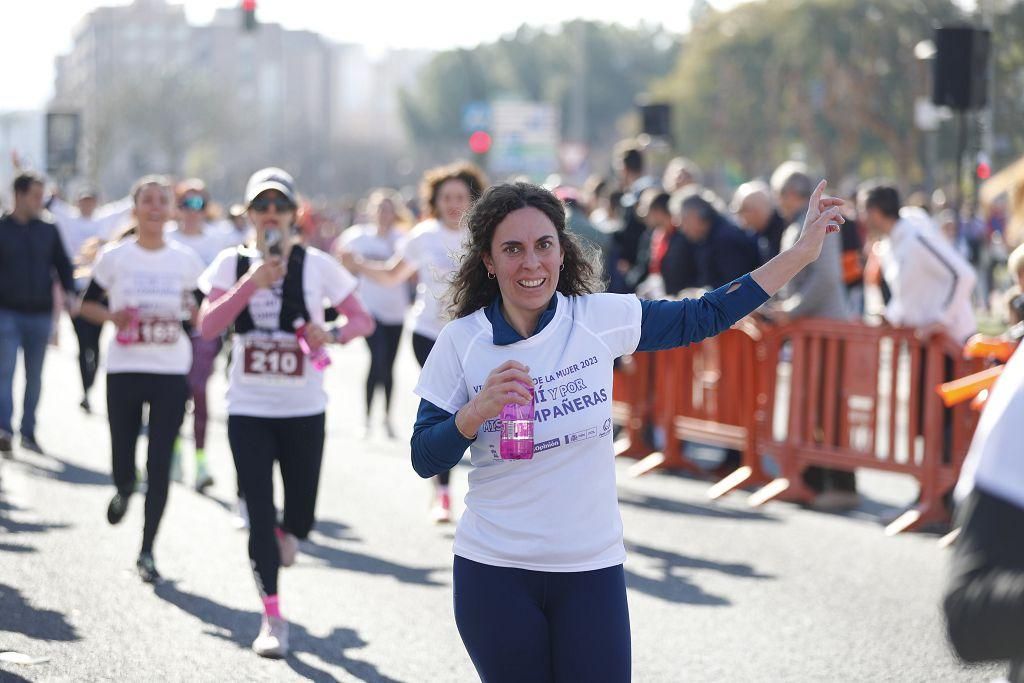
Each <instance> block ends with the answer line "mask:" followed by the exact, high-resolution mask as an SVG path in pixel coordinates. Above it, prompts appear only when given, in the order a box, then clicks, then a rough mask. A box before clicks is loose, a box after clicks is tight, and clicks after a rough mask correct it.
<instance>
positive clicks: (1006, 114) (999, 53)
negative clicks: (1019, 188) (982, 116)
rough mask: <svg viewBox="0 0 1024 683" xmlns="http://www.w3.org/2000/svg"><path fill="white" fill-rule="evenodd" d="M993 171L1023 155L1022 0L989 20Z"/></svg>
mask: <svg viewBox="0 0 1024 683" xmlns="http://www.w3.org/2000/svg"><path fill="white" fill-rule="evenodd" d="M992 59H993V78H994V80H995V82H994V83H993V86H992V106H993V114H994V118H995V121H994V133H995V150H994V152H995V155H994V161H995V164H996V168H999V167H1001V166H1005V165H1006V164H1008V163H1010V162H1012V161H1014V160H1015V159H1017V158H1018V157H1019V156H1020V155H1021V154H1024V1H1021V0H1016V2H1012V3H1009V4H1007V5H1006V6H1005V7H1004V8H1003V9H1002V11H999V12H997V13H996V14H995V15H994V16H993V21H992Z"/></svg>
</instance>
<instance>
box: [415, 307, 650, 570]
mask: <svg viewBox="0 0 1024 683" xmlns="http://www.w3.org/2000/svg"><path fill="white" fill-rule="evenodd" d="M640 319H641V308H640V300H639V299H637V298H636V296H634V295H631V294H590V295H586V296H578V297H568V298H567V297H564V296H562V295H561V294H559V295H558V304H557V309H556V311H555V315H554V318H552V320H551V322H549V323H548V324H547V326H545V327H544V329H542V330H541V331H540V332H538V333H537V334H535V335H533V336H532V337H530V338H528V339H524V340H522V341H518V342H516V343H514V344H509V345H507V346H495V345H494V343H493V332H492V328H491V323H490V321H489V320H488V319H487V316H486V315H485V314H484V311H483V310H479V311H477V312H476V313H474V314H472V315H470V316H467V317H465V318H460V319H458V320H455V321H453V322H451V323H449V324H448V325H447V326H446V327H445V328H444V330H443V331H442V332H441V335H440V337H439V338H438V340H437V343H436V344H435V346H434V350H433V351H432V352H431V354H430V357H429V358H428V359H427V363H426V365H424V366H423V371H422V373H421V374H420V379H419V383H418V384H417V385H416V389H415V392H416V394H417V395H418V396H420V397H421V398H424V399H426V400H427V401H430V402H431V403H433V404H434V405H436V406H438V407H439V408H442V409H444V410H447V411H448V412H451V413H455V412H456V411H457V410H458V409H459V408H461V407H462V406H464V405H465V404H466V403H468V402H469V400H470V399H471V398H472V397H473V396H475V395H476V394H477V393H478V392H479V390H480V387H481V386H482V385H483V383H484V381H485V379H486V378H487V375H488V374H489V373H490V372H491V370H493V369H494V368H496V367H497V366H498V365H500V364H502V363H504V362H505V361H508V360H515V361H518V362H520V363H523V364H525V365H527V366H529V368H530V374H531V376H532V377H533V381H534V391H535V395H536V404H535V406H536V417H535V423H534V456H533V459H532V460H519V461H504V460H501V459H500V456H499V435H500V429H501V428H500V421H499V420H498V419H494V420H489V421H487V422H486V423H484V425H483V427H481V429H480V432H479V433H478V435H477V439H476V441H474V442H473V444H472V446H471V447H470V457H471V462H472V465H473V469H472V471H471V472H470V473H469V493H468V494H467V495H466V511H465V514H463V516H462V519H460V520H459V526H458V530H457V531H456V534H455V554H456V555H459V556H460V557H464V558H466V559H469V560H473V561H475V562H481V563H484V564H489V565H494V566H498V567H518V568H521V569H530V570H536V571H553V572H579V571H590V570H593V569H603V568H605V567H611V566H614V565H617V564H621V563H622V562H624V561H625V558H626V551H625V547H624V546H623V542H622V520H621V518H620V516H619V507H618V498H617V495H616V490H615V454H614V450H613V446H612V404H611V400H612V361H613V360H614V359H615V358H617V357H619V356H622V355H624V354H628V353H632V352H633V351H635V350H636V347H637V344H639V342H640Z"/></svg>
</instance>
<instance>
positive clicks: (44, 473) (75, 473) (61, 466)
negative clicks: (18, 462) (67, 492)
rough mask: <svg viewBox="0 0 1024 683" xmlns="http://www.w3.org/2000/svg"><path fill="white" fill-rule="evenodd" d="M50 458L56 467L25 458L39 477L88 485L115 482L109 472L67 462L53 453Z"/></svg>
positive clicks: (106, 484)
mask: <svg viewBox="0 0 1024 683" xmlns="http://www.w3.org/2000/svg"><path fill="white" fill-rule="evenodd" d="M47 456H48V459H49V460H51V461H52V462H53V463H54V467H52V468H51V467H44V466H42V465H39V464H38V463H36V462H35V461H33V460H23V461H22V463H23V464H24V465H26V466H27V467H28V468H29V470H30V473H31V474H33V475H35V476H38V477H48V478H50V479H56V480H57V481H62V482H64V483H65V484H85V485H87V486H110V487H113V485H114V483H113V480H112V479H111V477H110V473H109V472H100V471H97V470H93V469H89V468H88V467H82V466H81V465H75V464H74V463H70V462H65V461H64V460H61V459H60V458H58V457H57V456H55V455H53V454H52V453H48V454H47Z"/></svg>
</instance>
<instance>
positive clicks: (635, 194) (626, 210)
mask: <svg viewBox="0 0 1024 683" xmlns="http://www.w3.org/2000/svg"><path fill="white" fill-rule="evenodd" d="M654 185H655V181H654V180H653V179H651V178H650V177H648V176H644V177H643V178H641V179H639V180H637V181H636V182H635V183H633V186H632V187H630V188H629V189H628V190H627V191H626V193H625V194H624V195H623V197H622V227H621V228H620V229H619V230H618V231H617V232H616V233H615V234H613V235H612V239H611V244H609V248H608V253H607V254H606V269H607V272H608V275H609V282H608V291H609V292H613V293H616V294H628V293H630V292H633V291H635V288H636V285H635V283H634V285H633V286H632V288H631V287H630V285H629V282H628V280H629V274H628V273H626V274H625V275H623V274H622V273H620V272H619V269H618V264H619V261H625V262H626V268H627V269H628V270H632V269H633V268H634V267H636V265H637V263H638V262H639V258H640V254H639V251H640V242H641V240H642V239H643V236H644V233H645V232H647V225H646V224H645V223H644V220H643V219H642V218H640V216H638V215H637V213H636V209H637V203H638V202H639V201H640V195H641V194H642V193H643V191H644V190H646V189H647V188H649V187H653V186H654Z"/></svg>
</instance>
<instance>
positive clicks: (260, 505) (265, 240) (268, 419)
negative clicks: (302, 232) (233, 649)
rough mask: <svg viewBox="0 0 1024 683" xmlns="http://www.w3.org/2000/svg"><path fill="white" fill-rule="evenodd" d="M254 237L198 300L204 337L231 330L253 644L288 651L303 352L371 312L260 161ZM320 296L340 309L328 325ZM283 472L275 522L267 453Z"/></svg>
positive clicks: (319, 420)
mask: <svg viewBox="0 0 1024 683" xmlns="http://www.w3.org/2000/svg"><path fill="white" fill-rule="evenodd" d="M245 198H246V203H247V205H248V207H249V209H248V211H249V218H250V219H251V220H252V223H253V225H254V227H255V229H256V244H255V248H249V247H241V248H238V249H226V250H224V251H223V252H221V254H220V255H219V256H218V257H217V259H216V260H215V261H214V262H213V264H212V265H211V266H210V267H209V268H208V269H207V270H206V272H205V273H204V274H203V276H202V278H201V282H200V284H201V287H202V288H203V290H204V291H205V292H206V294H207V298H206V301H204V302H203V306H202V309H201V312H200V331H201V332H202V335H203V337H204V338H206V339H213V338H215V337H217V336H219V335H220V334H221V333H223V332H224V331H225V330H226V329H227V328H228V326H229V325H232V326H233V327H234V335H233V336H232V352H231V367H230V369H229V381H228V396H227V399H228V406H227V407H228V441H229V442H230V443H231V454H232V456H233V457H234V460H235V469H236V470H237V472H238V484H239V486H240V488H241V489H242V493H243V495H244V496H245V502H246V505H247V507H248V512H249V558H250V560H251V562H252V566H253V570H254V571H253V573H254V575H255V578H256V584H257V588H258V589H259V591H260V594H261V597H262V598H263V610H264V614H263V624H262V627H261V628H260V632H259V635H258V636H257V638H256V640H255V641H254V642H253V644H252V647H253V650H255V651H256V653H257V654H259V655H261V656H263V657H283V656H285V655H286V654H287V653H288V623H287V622H286V621H285V620H284V619H283V618H282V616H281V608H280V602H279V600H278V594H279V593H278V586H277V583H278V570H279V569H280V567H282V566H283V567H288V566H291V565H292V563H294V561H295V556H296V553H297V552H298V547H299V539H301V538H305V537H306V536H307V535H308V534H309V532H310V530H311V529H312V528H313V522H314V512H315V508H316V497H317V491H318V489H319V484H320V463H321V460H322V458H323V449H324V423H325V418H324V410H325V408H326V405H327V394H326V393H325V392H324V388H323V384H324V369H323V367H321V368H319V369H318V368H317V367H315V366H314V364H313V362H312V361H311V359H310V358H309V357H307V356H306V355H305V353H304V351H303V350H302V348H301V346H300V344H299V340H298V338H297V337H298V333H297V331H296V330H297V328H298V329H301V330H303V333H304V335H303V336H304V337H305V339H306V341H307V342H308V344H309V346H310V347H311V353H310V356H313V354H315V353H316V352H317V351H322V349H321V347H322V346H324V345H325V344H328V343H331V342H333V343H337V344H345V343H347V342H349V341H351V340H352V339H355V338H356V337H362V336H365V335H367V334H370V333H371V332H373V318H371V317H370V315H369V313H367V312H366V309H365V308H363V305H362V304H361V303H360V301H359V298H358V297H357V296H356V294H355V289H356V284H357V281H356V279H355V278H354V277H352V275H350V274H349V273H348V271H346V270H345V269H344V268H342V267H341V265H340V264H339V263H338V262H337V261H336V260H334V259H333V258H331V257H330V256H329V255H327V254H325V253H324V252H322V251H319V250H317V249H314V248H312V247H304V246H302V245H301V244H299V243H298V242H297V241H296V240H295V238H294V222H295V214H296V207H297V195H296V192H295V185H294V181H293V180H292V177H291V176H290V175H289V174H287V173H286V172H284V171H282V170H281V169H279V168H265V169H262V170H260V171H257V172H256V173H254V174H253V175H252V177H251V178H249V183H248V184H247V186H246V190H245ZM325 307H330V308H334V309H336V310H337V311H338V313H340V314H341V316H343V317H344V318H345V321H346V322H345V323H344V324H343V325H336V326H333V327H330V328H328V327H326V325H325V321H324V318H325V315H324V309H325ZM275 462H276V463H277V464H278V466H279V468H280V470H281V480H282V482H283V484H284V515H283V518H282V522H281V524H280V526H279V525H278V524H277V511H276V509H275V508H274V476H273V474H274V463H275Z"/></svg>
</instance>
